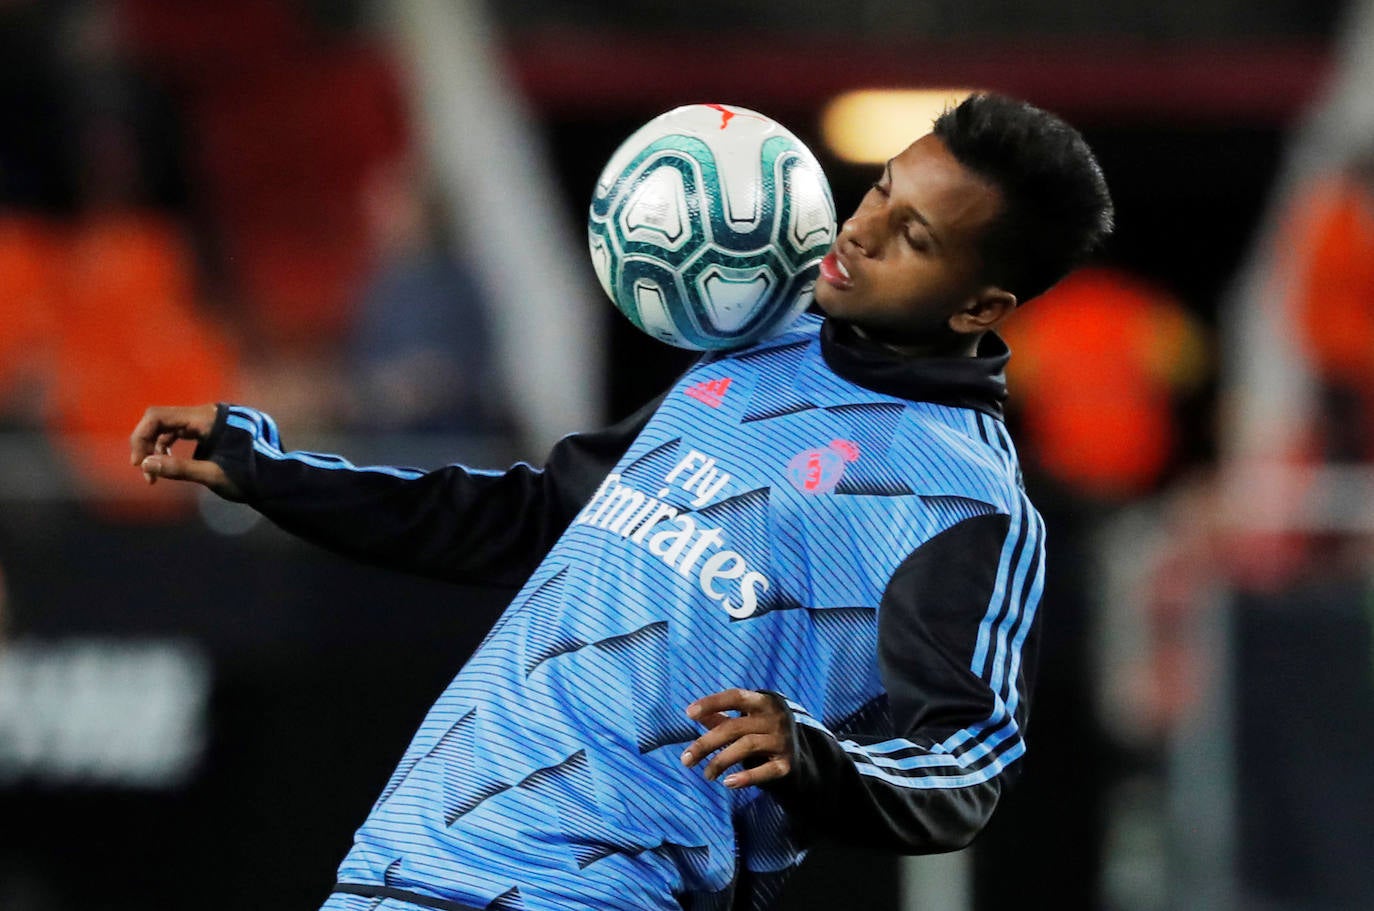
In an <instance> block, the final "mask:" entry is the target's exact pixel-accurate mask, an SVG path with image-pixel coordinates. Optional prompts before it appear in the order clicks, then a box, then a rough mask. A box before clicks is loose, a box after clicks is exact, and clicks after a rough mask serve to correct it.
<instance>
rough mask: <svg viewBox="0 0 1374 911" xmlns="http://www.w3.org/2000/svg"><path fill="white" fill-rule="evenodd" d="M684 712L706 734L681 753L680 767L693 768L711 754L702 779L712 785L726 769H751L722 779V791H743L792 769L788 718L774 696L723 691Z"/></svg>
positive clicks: (733, 690)
mask: <svg viewBox="0 0 1374 911" xmlns="http://www.w3.org/2000/svg"><path fill="white" fill-rule="evenodd" d="M727 712H738V713H739V714H738V715H728V714H726V713H727ZM687 714H688V715H689V716H691V717H692V718H694V719H695V720H696V721H697V722H698V723H699V724H701V725H702V726H703V727H705V728H706V729H707V731H706V733H705V734H703V735H702V736H700V737H698V738H697V739H696V740H695V741H693V742H692V743H691V744H690V745H689V746H688V747H687V749H686V750H685V751H684V752H683V754H682V764H683V765H685V766H688V767H691V766H694V765H697V764H698V763H700V762H701V761H702V760H703V759H705V758H706V757H708V756H711V754H713V753H714V754H715V755H714V756H713V757H712V758H711V760H710V762H708V763H707V765H706V768H705V769H704V775H705V778H706V780H707V781H715V780H716V779H717V778H718V777H719V776H720V775H721V774H722V773H724V772H725V770H726V769H728V768H730V767H731V766H734V765H738V764H740V763H746V762H748V763H750V764H751V766H752V767H751V768H750V769H747V770H745V771H743V772H737V773H735V774H733V775H729V776H727V777H726V778H725V780H724V782H723V783H724V784H725V786H726V787H728V788H742V787H748V786H750V785H753V784H758V783H760V782H764V781H769V780H772V779H774V778H781V777H782V776H784V775H786V774H788V773H789V772H790V771H791V769H792V755H791V752H792V743H791V735H790V733H789V731H788V725H789V718H788V715H787V712H786V710H785V709H784V708H783V707H782V706H781V705H779V704H778V701H777V700H776V698H775V697H773V696H771V695H769V694H767V693H759V692H755V691H753V690H741V689H731V690H725V691H723V692H720V693H715V694H713V695H710V696H706V697H703V698H701V699H698V700H697V701H696V702H693V703H692V704H691V705H689V706H688V707H687ZM717 751H719V752H717Z"/></svg>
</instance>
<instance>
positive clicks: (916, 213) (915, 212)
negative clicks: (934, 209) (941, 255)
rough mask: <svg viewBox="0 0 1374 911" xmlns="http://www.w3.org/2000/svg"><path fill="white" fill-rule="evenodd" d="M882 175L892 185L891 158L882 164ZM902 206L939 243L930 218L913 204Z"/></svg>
mask: <svg viewBox="0 0 1374 911" xmlns="http://www.w3.org/2000/svg"><path fill="white" fill-rule="evenodd" d="M883 177H885V178H886V179H887V185H888V186H889V187H891V186H892V159H891V158H889V159H888V160H887V163H886V164H884V165H883ZM902 208H904V209H906V210H907V211H908V212H910V213H911V217H912V218H914V219H915V220H916V221H917V222H919V223H920V225H921V226H922V227H923V228H925V229H926V231H927V232H928V233H929V234H930V239H931V240H933V241H935V243H937V244H940V238H939V237H938V236H937V235H936V234H935V228H934V227H933V226H932V225H931V223H930V219H928V218H926V217H925V215H923V214H921V210H920V209H918V208H916V207H915V206H913V205H909V204H908V205H904V206H902ZM940 245H941V246H944V245H943V244H940Z"/></svg>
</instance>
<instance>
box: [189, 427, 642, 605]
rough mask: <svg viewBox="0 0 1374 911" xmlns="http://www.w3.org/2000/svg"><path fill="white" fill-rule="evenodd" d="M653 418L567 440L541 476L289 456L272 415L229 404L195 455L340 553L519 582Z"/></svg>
mask: <svg viewBox="0 0 1374 911" xmlns="http://www.w3.org/2000/svg"><path fill="white" fill-rule="evenodd" d="M647 415H648V412H647V411H644V412H641V413H638V414H636V415H635V416H632V418H631V419H627V421H626V422H622V424H621V425H617V426H616V427H614V428H611V429H609V430H607V431H603V432H601V433H599V434H586V435H580V436H573V437H568V438H565V439H564V440H563V441H561V442H560V443H559V444H558V445H557V446H556V447H555V448H554V451H553V452H552V453H551V454H550V458H549V462H548V464H547V465H546V466H545V467H543V468H534V467H532V466H529V465H525V464H519V465H516V466H514V467H512V468H510V469H508V470H506V471H504V472H483V471H475V470H472V469H469V468H466V467H464V466H461V465H450V466H446V467H444V468H440V469H437V470H434V471H420V470H417V469H410V468H397V467H392V466H356V465H353V464H352V463H350V462H348V461H347V460H345V459H342V458H340V457H338V456H330V455H320V454H316V453H306V452H293V451H289V450H285V449H284V447H283V446H282V444H281V440H280V438H279V436H278V434H277V431H276V427H275V425H274V424H273V423H272V421H271V418H270V417H268V416H266V415H264V414H262V413H260V412H256V411H254V410H253V409H249V408H242V407H239V406H220V408H219V413H218V415H217V421H216V425H215V428H214V430H213V431H212V432H211V434H210V435H209V437H208V438H207V439H206V440H205V441H204V442H203V443H202V445H201V446H200V447H199V448H198V450H197V452H196V457H197V458H203V459H209V460H211V461H213V462H215V463H216V464H218V465H219V466H220V467H221V468H223V470H224V472H225V473H226V474H227V475H228V476H229V477H230V479H231V480H232V481H233V482H234V485H235V486H236V487H237V488H238V490H239V491H240V492H241V496H242V499H243V500H244V501H245V502H247V503H249V504H250V505H251V506H253V507H254V508H255V509H257V510H258V511H260V512H261V513H262V514H263V515H265V516H267V517H268V518H269V519H271V520H272V521H273V522H274V523H276V524H277V525H279V526H281V527H282V528H283V529H285V530H287V531H289V532H291V533H292V534H295V535H297V536H299V537H301V538H303V539H305V540H308V541H310V542H312V543H315V544H318V545H320V546H322V547H325V548H328V549H330V550H333V551H335V552H337V553H341V554H344V555H346V556H349V557H353V558H355V559H360V560H364V561H366V562H369V563H374V564H377V565H381V566H385V567H388V568H392V569H397V570H402V571H406V572H413V573H418V574H421V575H426V576H432V577H436V578H442V579H448V580H453V581H466V582H481V583H486V584H498V585H518V584H520V583H521V582H523V580H524V579H525V577H527V576H528V574H529V573H530V572H531V571H532V570H533V568H534V567H535V566H537V565H538V562H539V560H541V559H542V558H543V556H544V554H545V553H547V551H548V550H549V548H550V547H552V546H553V542H554V541H555V540H557V538H558V536H559V535H560V534H561V533H562V532H563V530H564V529H565V528H566V527H567V525H568V523H569V522H570V521H571V520H572V517H573V516H575V515H576V513H577V510H578V509H580V508H581V506H582V504H583V503H585V501H586V499H587V497H588V496H590V494H591V492H592V491H593V490H594V489H595V486H596V484H598V483H600V480H601V478H602V477H604V475H605V473H606V472H607V471H608V470H609V469H610V467H611V466H612V465H614V462H615V460H616V459H617V458H618V457H619V455H620V454H621V453H622V452H623V451H624V448H625V447H626V446H628V442H629V440H631V439H633V436H634V434H635V433H637V432H638V429H639V427H640V426H642V423H643V421H646V420H647Z"/></svg>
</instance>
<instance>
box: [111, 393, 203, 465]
mask: <svg viewBox="0 0 1374 911" xmlns="http://www.w3.org/2000/svg"><path fill="white" fill-rule="evenodd" d="M215 413H216V409H215V406H214V405H193V406H182V407H172V408H165V407H154V408H149V409H148V410H147V411H145V412H143V417H142V418H141V419H140V420H139V422H138V424H137V425H136V426H135V427H134V432H133V433H131V434H130V435H129V463H130V464H131V465H139V464H141V463H142V462H143V460H144V459H146V458H147V457H148V456H150V455H152V454H153V453H154V452H158V453H166V452H167V450H168V449H170V448H171V445H172V443H174V442H176V441H177V440H201V439H204V438H205V437H207V436H209V435H210V431H211V430H213V429H214V426H215Z"/></svg>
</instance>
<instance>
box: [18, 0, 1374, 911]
mask: <svg viewBox="0 0 1374 911" xmlns="http://www.w3.org/2000/svg"><path fill="white" fill-rule="evenodd" d="M1371 86H1374V3H1371V2H1369V0H1364V2H1362V3H1360V2H1357V3H1355V4H1353V5H1351V6H1349V7H1346V6H1343V5H1341V4H1338V3H1335V2H1331V0H1318V2H1312V0H1272V2H1267V3H1263V4H1256V3H1240V2H1234V0H1153V2H1149V3H1146V2H1142V0H1100V2H1098V3H1095V4H1086V3H1060V2H1055V0H1018V2H1009V0H960V2H954V0H922V2H917V3H900V2H896V0H853V2H849V3H817V2H810V0H788V2H779V0H756V2H751V3H735V2H725V0H697V2H695V3H680V2H678V3H668V2H661V0H637V2H623V3H617V4H605V3H597V2H589V0H507V2H504V3H499V4H495V3H493V4H483V3H481V2H479V0H385V2H384V0H377V2H364V0H337V2H336V0H233V2H230V0H0V640H3V642H2V644H0V821H2V823H0V909H3V911H67V909H77V908H80V909H88V908H102V909H133V908H139V909H145V908H178V907H196V908H200V909H206V911H209V909H219V908H223V909H229V908H241V907H254V908H259V909H278V908H280V909H296V908H309V907H314V906H315V904H316V903H318V902H319V901H321V900H322V898H323V896H324V895H325V893H326V891H327V889H328V887H329V885H330V883H331V882H332V878H333V870H334V866H335V864H336V863H337V861H338V860H339V858H340V857H342V854H343V852H344V850H345V848H346V846H347V844H348V843H349V839H350V836H351V833H352V829H353V827H354V826H355V825H356V824H357V823H358V822H359V821H360V820H361V819H362V816H363V814H364V813H365V811H366V809H367V807H368V806H369V805H370V803H371V801H372V800H373V799H374V797H375V795H376V793H377V792H378V790H379V788H380V786H381V784H382V783H383V781H384V780H385V777H386V775H387V774H388V773H389V772H390V770H391V767H392V764H393V763H394V761H395V758H396V757H397V756H398V755H399V754H400V752H401V750H402V749H403V748H404V745H405V743H406V742H407V740H408V738H409V736H410V734H411V732H412V730H413V729H414V727H415V725H416V724H417V723H418V721H419V719H420V717H421V715H422V713H423V711H424V710H425V708H426V707H427V706H428V705H429V702H430V700H431V699H432V698H433V697H434V695H435V694H437V692H438V691H439V690H440V689H441V688H442V686H443V685H444V684H445V683H446V682H447V680H448V679H449V677H450V676H451V674H452V673H453V671H454V670H455V669H456V668H457V666H458V665H459V664H460V662H461V661H462V660H463V658H464V657H465V656H466V654H467V653H468V652H469V651H470V650H471V649H472V648H473V647H474V646H475V645H476V643H477V641H478V639H479V638H480V637H481V635H482V634H483V632H484V631H485V629H486V628H487V626H488V625H489V624H490V622H491V621H492V619H493V618H494V616H495V615H496V613H497V612H498V611H499V609H500V607H501V604H502V603H503V599H504V598H505V597H506V595H507V594H508V593H504V592H499V591H489V590H484V589H478V588H472V589H459V588H455V587H451V586H443V585H437V584H429V583H425V582H422V581H416V580H411V579H404V578H400V577H397V576H393V575H389V574H386V573H382V572H379V571H374V570H370V569H367V568H364V567H359V566H355V565H352V564H348V563H346V562H344V561H342V560H339V559H336V558H333V557H331V556H329V555H326V554H323V553H321V552H319V551H316V550H314V549H311V548H309V547H307V546H305V545H301V544H299V543H297V542H294V541H292V540H290V539H288V538H287V537H286V536H285V535H283V534H281V533H280V532H278V531H276V530H275V529H273V528H271V527H270V526H268V525H266V524H265V523H260V522H257V521H255V517H254V516H253V515H252V514H251V513H248V512H246V511H244V510H241V509H239V508H236V507H233V506H232V505H230V504H225V503H221V502H218V501H216V500H214V499H212V498H206V497H198V496H196V495H195V494H194V492H193V491H189V490H174V489H171V488H172V486H173V485H170V484H160V485H158V486H157V487H156V488H154V489H152V490H149V489H147V488H145V487H144V486H143V484H142V481H141V479H140V477H139V476H138V474H137V473H136V472H135V471H134V470H132V469H130V468H129V467H128V465H127V456H126V452H127V448H126V445H127V444H126V439H127V435H128V433H129V431H130V429H131V428H132V426H133V424H134V423H135V421H136V420H137V418H138V416H139V415H140V414H141V412H142V410H143V408H144V407H145V406H146V405H148V404H155V403H156V404H177V403H192V402H201V401H208V400H215V399H221V400H224V399H228V400H237V401H244V402H249V403H252V404H255V405H258V406H261V407H264V408H266V409H267V410H269V411H271V412H273V413H274V414H275V415H276V416H277V418H278V420H279V423H280V424H281V426H282V427H283V429H284V432H285V434H286V437H287V442H288V443H289V444H290V445H291V446H293V447H296V448H312V449H326V450H330V451H341V452H344V453H346V454H348V455H350V456H351V457H353V458H355V459H359V460H369V461H398V462H402V463H406V464H419V465H438V464H442V463H444V462H448V461H455V460H464V461H470V462H477V463H482V464H487V465H500V464H504V463H505V462H507V461H509V460H512V459H515V458H529V459H538V458H539V457H540V455H541V454H542V452H543V450H544V448H545V447H546V446H547V445H548V444H549V443H550V442H551V441H552V440H554V439H556V438H557V437H558V436H560V435H562V434H563V433H566V432H569V431H572V430H576V429H582V428H587V427H590V426H594V425H596V424H597V423H599V422H601V421H603V420H606V419H610V418H614V417H618V416H620V415H623V414H624V413H627V412H628V411H629V410H631V409H633V408H634V407H636V406H637V405H639V404H640V403H642V402H643V401H645V400H647V399H648V398H650V397H651V396H652V395H654V394H655V393H656V392H657V391H658V390H659V389H660V388H661V387H662V386H663V385H664V384H665V383H667V382H668V381H669V380H670V379H671V377H672V376H673V375H675V373H676V372H677V371H678V370H679V369H681V368H682V367H683V366H684V365H685V363H686V355H684V354H682V353H681V352H674V351H669V350H667V349H664V348H663V347H661V346H659V345H657V344H655V343H653V342H650V341H649V340H648V339H646V338H642V337H640V336H638V335H637V333H635V331H634V330H633V329H631V328H630V327H629V325H628V323H626V322H625V321H624V320H623V319H621V318H620V317H619V316H618V315H616V314H615V313H614V311H613V310H612V308H611V307H610V306H609V305H608V304H607V302H606V301H604V300H603V299H602V298H601V294H600V291H599V289H597V288H596V287H595V283H594V280H593V279H592V273H591V270H590V268H589V263H588V260H587V256H586V253H585V250H584V245H583V240H582V237H583V234H582V232H583V219H584V217H585V205H586V201H587V200H588V199H589V197H590V192H591V185H592V182H593V180H594V179H595V176H596V173H597V172H598V171H599V169H600V167H601V165H602V164H603V163H604V161H605V160H606V158H607V157H608V156H609V154H610V152H611V151H612V150H613V149H614V147H615V146H616V145H617V144H618V143H619V141H620V140H621V139H622V138H623V137H624V136H625V135H627V134H628V133H629V132H630V131H631V130H633V129H634V128H635V127H636V126H638V125H639V124H640V123H642V122H643V121H645V120H647V119H648V118H649V117H651V116H653V115H654V114H657V113H659V112H661V111H663V110H666V109H668V108H670V107H674V106H676V105H679V104H683V103H687V102H693V101H719V102H729V103H734V104H740V105H745V106H748V107H753V108H755V109H758V110H761V111H764V112H765V113H768V114H770V115H772V116H774V117H775V118H777V119H779V120H781V121H783V122H784V123H786V124H787V125H788V126H789V127H790V128H791V129H792V130H793V131H794V132H796V133H797V134H798V135H799V136H801V137H802V138H803V139H805V140H806V141H807V142H808V143H810V144H811V145H812V148H813V149H814V150H815V151H816V152H817V154H818V156H819V157H820V158H821V160H822V163H823V164H824V165H825V166H826V168H827V171H828V173H829V174H830V176H831V180H832V184H833V187H834V191H835V196H836V203H837V207H838V209H839V210H840V211H841V212H848V211H849V210H850V209H851V208H852V207H853V205H854V204H855V202H856V201H857V199H858V197H859V195H860V194H861V193H862V191H863V189H864V188H865V186H866V185H867V183H868V182H869V181H871V180H872V178H873V174H874V173H875V172H874V169H873V167H872V166H871V165H866V164H862V163H860V162H857V161H853V160H850V157H848V156H851V155H853V154H856V153H851V152H848V151H845V150H846V149H847V145H846V144H847V143H850V142H853V141H856V140H860V139H863V138H865V137H863V136H856V135H854V128H853V127H852V126H845V124H844V122H843V118H842V116H841V114H842V107H837V99H840V98H841V97H842V96H845V95H846V93H851V92H856V91H863V90H884V91H888V90H905V91H910V90H936V91H946V90H949V89H952V88H958V87H980V88H991V89H997V90H1002V91H1007V92H1010V93H1013V94H1018V95H1022V96H1024V97H1027V98H1029V99H1030V100H1032V101H1034V102H1036V103H1038V104H1040V105H1042V106H1045V107H1048V108H1051V109H1054V110H1056V111H1058V112H1060V113H1061V114H1063V115H1065V116H1066V117H1068V118H1069V119H1070V120H1071V121H1073V122H1074V123H1076V124H1077V125H1078V126H1080V127H1081V128H1082V129H1083V130H1084V132H1085V134H1086V135H1087V137H1088V138H1089V141H1090V142H1091V143H1092V144H1093V145H1094V147H1095V148H1096V149H1097V150H1098V152H1099V155H1100V158H1101V160H1102V163H1103V165H1104V167H1105V169H1106V171H1107V175H1108V179H1109V181H1110V183H1111V186H1112V188H1113V191H1114V195H1115V197H1116V200H1117V204H1118V218H1119V223H1120V229H1119V232H1118V234H1117V236H1116V238H1115V239H1114V240H1113V242H1112V243H1111V246H1110V248H1109V249H1108V250H1107V251H1106V252H1105V254H1104V255H1103V256H1102V257H1101V259H1100V261H1099V262H1098V263H1097V264H1096V265H1095V267H1094V268H1093V269H1092V270H1088V271H1085V272H1083V273H1081V274H1079V275H1078V276H1076V277H1074V278H1072V279H1071V280H1069V281H1067V282H1065V283H1064V284H1063V285H1061V286H1060V287H1059V288H1057V289H1056V290H1055V291H1053V292H1051V298H1054V300H1051V299H1046V300H1044V301H1041V302H1038V303H1036V304H1034V305H1033V306H1032V307H1030V308H1027V310H1025V311H1024V312H1023V313H1021V314H1019V315H1018V317H1017V318H1016V320H1015V321H1014V325H1013V326H1012V327H1011V329H1010V330H1009V333H1008V334H1009V336H1010V337H1011V343H1012V346H1013V349H1014V350H1015V351H1016V352H1017V355H1016V357H1015V358H1014V359H1013V369H1014V376H1013V378H1012V382H1013V404H1014V413H1013V415H1012V421H1013V423H1014V424H1016V425H1017V428H1018V439H1019V440H1020V441H1021V447H1022V450H1023V457H1024V459H1025V461H1026V463H1027V468H1028V484H1029V485H1030V486H1031V487H1032V488H1033V490H1032V492H1033V495H1034V497H1035V499H1036V501H1037V502H1038V503H1039V504H1040V506H1041V508H1042V510H1043V511H1044V512H1045V514H1046V517H1047V521H1048V523H1049V528H1050V535H1051V539H1050V540H1051V559H1052V561H1053V562H1052V572H1051V583H1050V588H1049V590H1048V591H1047V595H1046V602H1045V610H1046V642H1045V650H1044V654H1043V658H1042V667H1041V677H1040V681H1039V686H1038V694H1037V702H1036V713H1035V715H1034V717H1033V720H1032V724H1031V727H1030V731H1029V742H1030V753H1029V755H1028V758H1027V760H1026V762H1025V777H1024V780H1023V781H1022V783H1021V785H1020V786H1019V787H1018V788H1017V790H1016V791H1014V792H1013V793H1012V794H1011V796H1010V797H1008V798H1007V799H1006V801H1005V804H1004V806H1003V808H1002V809H1001V810H1000V811H999V815H998V817H997V818H996V819H995V820H994V822H993V824H992V826H991V827H990V828H989V830H988V831H987V833H985V835H984V836H983V837H982V838H981V839H980V840H979V841H978V843H977V844H975V846H973V847H972V848H970V849H968V850H966V851H964V852H960V853H959V854H956V855H951V856H949V857H944V858H935V859H921V860H916V861H902V862H899V861H897V860H894V859H890V858H874V857H867V856H864V855H862V854H858V853H855V852H852V851H844V850H841V849H833V848H822V849H820V850H818V851H817V852H816V855H815V857H814V860H813V862H812V863H811V864H810V865H809V866H808V867H807V869H806V870H805V871H804V873H803V874H802V875H801V876H800V877H799V879H798V881H797V883H796V885H795V886H794V887H793V888H792V889H791V891H790V893H789V894H788V896H787V899H786V905H785V906H786V908H788V909H791V911H801V909H821V908H826V909H832V908H833V909H840V908H843V909H849V908H865V909H868V908H872V909H914V908H919V909H922V911H942V909H948V911H965V909H975V908H976V909H980V911H982V909H993V908H1005V907H1011V906H1013V905H1017V906H1019V905H1021V904H1028V905H1031V906H1036V905H1039V904H1040V903H1041V902H1043V903H1044V905H1045V906H1047V907H1053V908H1058V909H1089V908H1103V909H1120V911H1163V909H1175V908H1179V909H1181V908H1189V909H1193V908H1199V909H1223V911H1227V909H1235V911H1249V909H1264V911H1271V909H1272V911H1288V909H1295V911H1296V909H1304V911H1308V909H1312V911H1315V909H1323V911H1324V909H1351V911H1354V909H1363V911H1367V909H1369V908H1374V864H1371V863H1370V847H1369V846H1370V845H1371V844H1374V764H1371V763H1370V762H1369V759H1368V757H1369V756H1370V755H1374V698H1371V697H1374V638H1372V637H1371V618H1372V617H1374V598H1372V597H1371V588H1370V569H1371V551H1370V541H1371V533H1374V473H1372V472H1371V462H1372V461H1374V396H1371V393H1370V389H1371V388H1374V93H1371V92H1370V91H1369V89H1370V87H1371ZM870 100H871V99H870ZM909 100H910V98H909V97H908V96H902V97H899V98H896V99H895V100H894V99H893V98H892V97H884V98H880V99H879V101H881V102H883V103H905V102H906V101H909ZM875 120H877V121H882V122H885V123H889V124H890V123H891V122H893V121H895V122H896V123H897V124H898V125H899V127H900V129H899V132H898V138H897V139H895V140H894V139H891V138H888V139H884V138H882V137H876V138H874V137H868V138H869V139H870V140H872V141H876V142H877V143H878V147H879V149H882V148H884V146H883V143H889V144H891V143H893V142H895V143H896V145H895V146H890V147H888V148H887V151H886V152H885V153H882V152H880V154H881V155H883V156H884V157H885V155H890V154H892V153H895V152H896V151H898V150H899V149H900V147H901V146H902V145H904V144H905V141H906V140H908V139H910V138H914V137H915V135H917V134H918V133H920V132H922V131H923V129H924V123H923V122H922V121H921V119H920V115H918V114H915V113H901V114H891V115H884V116H883V117H881V118H872V117H870V118H869V120H868V122H869V123H870V124H872V123H874V122H875ZM926 123H928V120H927V121H926Z"/></svg>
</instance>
